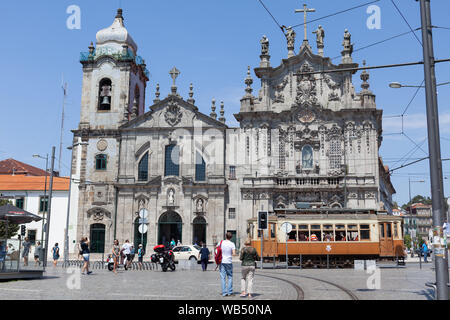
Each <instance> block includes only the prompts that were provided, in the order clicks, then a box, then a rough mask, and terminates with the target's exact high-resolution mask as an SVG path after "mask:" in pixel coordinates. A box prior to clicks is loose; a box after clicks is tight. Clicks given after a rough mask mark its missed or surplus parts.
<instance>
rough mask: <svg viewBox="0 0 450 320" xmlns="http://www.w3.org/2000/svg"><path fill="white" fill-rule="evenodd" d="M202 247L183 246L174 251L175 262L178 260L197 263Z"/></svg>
mask: <svg viewBox="0 0 450 320" xmlns="http://www.w3.org/2000/svg"><path fill="white" fill-rule="evenodd" d="M200 249H201V248H200V247H199V246H197V245H181V246H176V247H174V248H173V249H172V251H173V254H174V257H175V262H177V261H178V260H191V261H197V260H198V255H199V253H200Z"/></svg>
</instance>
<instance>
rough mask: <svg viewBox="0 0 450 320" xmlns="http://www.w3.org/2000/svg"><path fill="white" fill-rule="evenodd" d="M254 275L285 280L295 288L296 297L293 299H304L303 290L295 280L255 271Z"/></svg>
mask: <svg viewBox="0 0 450 320" xmlns="http://www.w3.org/2000/svg"><path fill="white" fill-rule="evenodd" d="M255 276H259V277H266V278H271V279H275V280H278V281H283V282H286V283H287V284H289V285H291V286H292V287H293V288H294V289H295V291H296V292H297V299H295V300H305V292H304V291H303V289H302V287H300V286H299V285H298V284H296V283H295V282H292V281H290V280H287V279H283V278H279V277H274V276H268V275H266V274H260V273H256V274H255Z"/></svg>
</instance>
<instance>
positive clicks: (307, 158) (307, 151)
mask: <svg viewBox="0 0 450 320" xmlns="http://www.w3.org/2000/svg"><path fill="white" fill-rule="evenodd" d="M302 167H303V169H312V167H313V150H312V147H311V146H304V147H303V149H302Z"/></svg>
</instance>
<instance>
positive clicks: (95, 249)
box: [89, 223, 105, 253]
mask: <svg viewBox="0 0 450 320" xmlns="http://www.w3.org/2000/svg"><path fill="white" fill-rule="evenodd" d="M89 240H90V241H91V247H90V251H91V253H104V252H105V225H104V224H101V223H96V224H93V225H91V232H90V239H89Z"/></svg>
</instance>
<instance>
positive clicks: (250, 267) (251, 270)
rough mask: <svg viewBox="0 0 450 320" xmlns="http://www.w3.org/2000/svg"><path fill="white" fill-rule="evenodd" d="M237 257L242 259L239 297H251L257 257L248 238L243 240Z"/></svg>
mask: <svg viewBox="0 0 450 320" xmlns="http://www.w3.org/2000/svg"><path fill="white" fill-rule="evenodd" d="M244 244H245V247H244V248H242V250H241V254H240V257H239V259H240V260H241V261H242V277H241V297H246V296H247V294H248V297H249V298H252V293H253V277H254V276H255V269H256V261H257V260H258V259H259V257H258V253H257V252H256V249H255V248H253V247H252V246H251V244H252V242H251V240H250V239H247V240H246V241H245V243H244ZM246 289H247V290H246Z"/></svg>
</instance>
